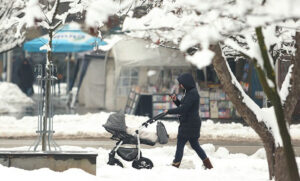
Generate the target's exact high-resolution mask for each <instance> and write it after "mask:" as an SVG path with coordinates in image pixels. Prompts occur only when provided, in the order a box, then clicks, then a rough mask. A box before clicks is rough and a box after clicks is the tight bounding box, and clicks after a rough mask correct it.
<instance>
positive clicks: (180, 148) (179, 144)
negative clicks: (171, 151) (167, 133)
mask: <svg viewBox="0 0 300 181" xmlns="http://www.w3.org/2000/svg"><path fill="white" fill-rule="evenodd" d="M186 142H187V139H186V138H181V137H178V138H177V146H176V153H175V159H174V160H173V164H172V165H173V166H175V167H179V165H180V162H181V160H182V157H183V151H184V146H185V144H186Z"/></svg>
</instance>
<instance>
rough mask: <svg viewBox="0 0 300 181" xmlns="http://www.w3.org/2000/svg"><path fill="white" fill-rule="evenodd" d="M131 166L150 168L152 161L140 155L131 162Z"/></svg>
mask: <svg viewBox="0 0 300 181" xmlns="http://www.w3.org/2000/svg"><path fill="white" fill-rule="evenodd" d="M132 167H133V168H136V169H151V168H152V167H153V163H152V161H151V160H150V159H148V158H145V157H141V158H140V159H139V160H134V161H133V162H132Z"/></svg>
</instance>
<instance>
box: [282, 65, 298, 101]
mask: <svg viewBox="0 0 300 181" xmlns="http://www.w3.org/2000/svg"><path fill="white" fill-rule="evenodd" d="M293 67H294V65H290V67H289V70H288V72H287V75H286V76H285V79H284V81H283V83H282V86H281V89H280V92H279V95H280V98H281V103H282V105H284V104H285V101H286V98H287V96H288V95H289V92H290V90H289V89H290V87H291V86H292V85H291V77H292V71H293Z"/></svg>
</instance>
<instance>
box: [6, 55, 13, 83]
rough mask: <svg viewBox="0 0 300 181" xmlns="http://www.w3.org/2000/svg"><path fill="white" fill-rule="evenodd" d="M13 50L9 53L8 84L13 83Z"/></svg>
mask: <svg viewBox="0 0 300 181" xmlns="http://www.w3.org/2000/svg"><path fill="white" fill-rule="evenodd" d="M12 61H13V60H12V50H10V51H8V52H7V72H6V73H7V74H6V76H7V79H6V80H7V82H11V81H12V69H13V62H12Z"/></svg>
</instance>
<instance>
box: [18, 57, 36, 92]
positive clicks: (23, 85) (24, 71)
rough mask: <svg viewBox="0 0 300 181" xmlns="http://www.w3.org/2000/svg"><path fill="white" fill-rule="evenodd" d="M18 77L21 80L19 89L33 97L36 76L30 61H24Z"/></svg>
mask: <svg viewBox="0 0 300 181" xmlns="http://www.w3.org/2000/svg"><path fill="white" fill-rule="evenodd" d="M18 76H19V79H20V82H19V87H20V89H21V90H22V91H23V92H24V93H25V94H26V95H27V96H32V94H33V93H34V92H33V83H34V74H33V69H32V67H31V65H30V63H29V61H28V59H26V58H25V59H23V61H22V64H21V66H20V68H19V69H18Z"/></svg>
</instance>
